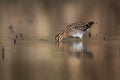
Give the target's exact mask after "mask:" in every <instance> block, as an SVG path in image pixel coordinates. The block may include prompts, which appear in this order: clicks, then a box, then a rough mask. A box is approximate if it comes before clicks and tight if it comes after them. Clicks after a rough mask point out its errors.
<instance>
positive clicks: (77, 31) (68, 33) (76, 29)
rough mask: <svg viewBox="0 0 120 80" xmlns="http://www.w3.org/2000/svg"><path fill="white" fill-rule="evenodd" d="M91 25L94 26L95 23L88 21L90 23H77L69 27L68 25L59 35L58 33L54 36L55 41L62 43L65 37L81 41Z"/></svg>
mask: <svg viewBox="0 0 120 80" xmlns="http://www.w3.org/2000/svg"><path fill="white" fill-rule="evenodd" d="M93 24H96V22H94V21H90V22H77V23H72V24H70V25H68V26H67V27H66V28H65V30H63V31H62V32H61V33H58V34H57V35H56V36H55V39H56V40H57V41H59V42H60V41H62V40H63V39H64V38H67V37H77V38H80V39H81V40H82V38H83V35H84V34H85V33H86V32H87V31H89V29H90V28H91V26H92V25H93Z"/></svg>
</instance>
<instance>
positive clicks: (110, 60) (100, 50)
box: [0, 39, 120, 80]
mask: <svg viewBox="0 0 120 80" xmlns="http://www.w3.org/2000/svg"><path fill="white" fill-rule="evenodd" d="M6 43H7V42H6ZM1 53H2V52H1ZM119 62H120V44H119V41H110V42H109V41H99V40H96V41H92V40H90V41H83V42H82V41H79V40H77V41H76V40H71V41H69V40H68V41H62V42H60V43H57V42H55V41H49V40H44V39H41V40H29V41H28V40H19V41H18V42H17V43H16V44H15V45H14V44H12V46H11V44H8V45H7V46H4V53H2V54H1V55H0V80H119V79H120V76H119V74H120V69H119V67H120V63H119Z"/></svg>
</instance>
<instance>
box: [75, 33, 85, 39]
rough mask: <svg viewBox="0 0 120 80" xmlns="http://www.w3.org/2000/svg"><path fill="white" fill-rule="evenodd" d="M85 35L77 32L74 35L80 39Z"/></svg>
mask: <svg viewBox="0 0 120 80" xmlns="http://www.w3.org/2000/svg"><path fill="white" fill-rule="evenodd" d="M83 35H84V32H77V33H75V34H73V37H79V38H82V37H83Z"/></svg>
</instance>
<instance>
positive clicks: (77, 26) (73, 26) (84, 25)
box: [66, 21, 94, 31]
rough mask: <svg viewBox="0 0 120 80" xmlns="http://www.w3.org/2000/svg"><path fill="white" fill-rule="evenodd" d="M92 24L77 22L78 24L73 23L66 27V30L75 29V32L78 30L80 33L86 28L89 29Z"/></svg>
mask: <svg viewBox="0 0 120 80" xmlns="http://www.w3.org/2000/svg"><path fill="white" fill-rule="evenodd" d="M93 23H94V22H93V21H91V22H78V23H73V24H70V25H68V26H67V27H66V29H69V30H70V29H76V30H80V31H86V30H87V29H88V28H90V27H91V26H92V24H93Z"/></svg>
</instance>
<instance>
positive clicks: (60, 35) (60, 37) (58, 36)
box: [55, 33, 63, 41]
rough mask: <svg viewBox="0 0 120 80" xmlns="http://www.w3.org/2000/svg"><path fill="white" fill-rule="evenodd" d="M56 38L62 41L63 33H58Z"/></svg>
mask: <svg viewBox="0 0 120 80" xmlns="http://www.w3.org/2000/svg"><path fill="white" fill-rule="evenodd" d="M55 39H56V40H57V41H61V40H62V39H63V35H62V34H61V33H59V34H57V35H56V36H55Z"/></svg>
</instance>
